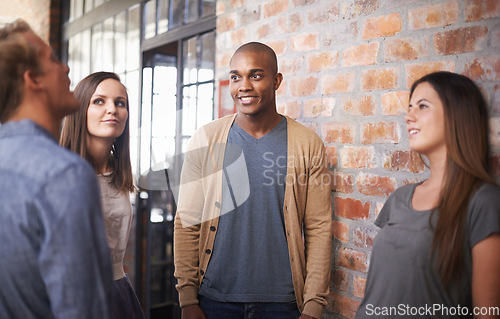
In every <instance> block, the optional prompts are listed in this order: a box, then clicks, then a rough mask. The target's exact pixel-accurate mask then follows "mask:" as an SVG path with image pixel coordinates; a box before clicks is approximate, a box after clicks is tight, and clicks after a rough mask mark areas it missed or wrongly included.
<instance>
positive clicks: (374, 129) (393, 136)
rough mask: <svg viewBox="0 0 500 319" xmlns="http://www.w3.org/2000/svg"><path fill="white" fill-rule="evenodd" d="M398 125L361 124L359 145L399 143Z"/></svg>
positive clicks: (392, 123)
mask: <svg viewBox="0 0 500 319" xmlns="http://www.w3.org/2000/svg"><path fill="white" fill-rule="evenodd" d="M399 140H400V132H399V125H398V123H396V122H388V123H386V122H376V123H362V126H361V143H363V144H374V143H394V144H396V143H399Z"/></svg>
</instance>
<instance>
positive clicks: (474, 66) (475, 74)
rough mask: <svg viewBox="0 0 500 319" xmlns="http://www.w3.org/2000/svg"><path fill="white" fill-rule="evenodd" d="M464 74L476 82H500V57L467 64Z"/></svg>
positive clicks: (481, 58)
mask: <svg viewBox="0 0 500 319" xmlns="http://www.w3.org/2000/svg"><path fill="white" fill-rule="evenodd" d="M463 74H464V75H465V76H468V77H469V78H471V79H472V80H474V81H500V56H498V55H494V56H485V57H478V58H476V59H473V60H472V61H471V62H470V63H466V64H465V67H464V72H463Z"/></svg>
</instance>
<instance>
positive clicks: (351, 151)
mask: <svg viewBox="0 0 500 319" xmlns="http://www.w3.org/2000/svg"><path fill="white" fill-rule="evenodd" d="M374 157H375V148H374V147H373V146H362V147H359V146H344V147H343V148H342V149H341V150H340V163H341V165H342V167H343V168H356V169H360V168H374V167H375V163H374Z"/></svg>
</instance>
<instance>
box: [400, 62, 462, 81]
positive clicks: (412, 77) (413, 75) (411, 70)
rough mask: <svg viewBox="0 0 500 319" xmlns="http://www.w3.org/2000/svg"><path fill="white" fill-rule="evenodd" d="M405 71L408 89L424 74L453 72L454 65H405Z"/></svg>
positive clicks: (432, 63)
mask: <svg viewBox="0 0 500 319" xmlns="http://www.w3.org/2000/svg"><path fill="white" fill-rule="evenodd" d="M405 69H406V86H407V87H408V88H410V87H411V86H412V84H413V82H415V81H416V80H418V79H420V78H421V77H423V76H424V75H426V74H429V73H432V72H436V71H450V72H453V71H454V70H455V64H454V63H453V62H451V61H447V62H444V61H443V62H427V63H421V64H412V65H407V66H406V67H405Z"/></svg>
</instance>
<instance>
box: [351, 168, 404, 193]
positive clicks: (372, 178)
mask: <svg viewBox="0 0 500 319" xmlns="http://www.w3.org/2000/svg"><path fill="white" fill-rule="evenodd" d="M356 186H357V187H358V191H359V192H360V193H361V194H364V195H369V196H385V197H387V196H389V195H390V194H391V193H392V192H393V191H394V190H396V181H395V180H394V178H391V177H385V176H377V175H373V174H363V173H361V174H359V175H358V178H357V179H356Z"/></svg>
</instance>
